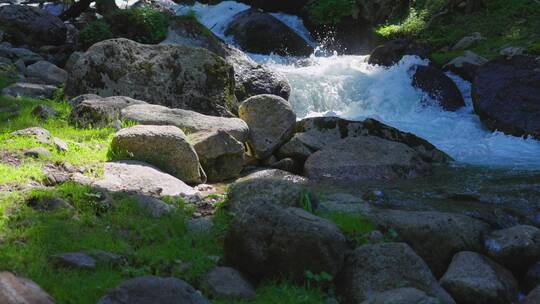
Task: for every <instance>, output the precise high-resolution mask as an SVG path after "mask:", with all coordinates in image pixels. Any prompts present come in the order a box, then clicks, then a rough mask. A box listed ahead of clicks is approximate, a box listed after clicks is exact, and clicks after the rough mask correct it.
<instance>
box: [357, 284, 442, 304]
mask: <svg viewBox="0 0 540 304" xmlns="http://www.w3.org/2000/svg"><path fill="white" fill-rule="evenodd" d="M439 303H440V301H439V300H437V299H435V298H433V297H430V296H428V295H427V294H426V293H425V292H423V291H421V290H418V289H416V288H411V287H404V288H397V289H392V290H389V291H384V292H381V293H377V294H375V295H373V296H372V297H370V298H369V299H368V300H365V301H363V302H362V303H360V304H439Z"/></svg>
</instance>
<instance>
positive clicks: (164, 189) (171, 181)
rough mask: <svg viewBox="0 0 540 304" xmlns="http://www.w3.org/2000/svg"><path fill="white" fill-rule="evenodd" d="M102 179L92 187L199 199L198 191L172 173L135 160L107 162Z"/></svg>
mask: <svg viewBox="0 0 540 304" xmlns="http://www.w3.org/2000/svg"><path fill="white" fill-rule="evenodd" d="M103 175H104V176H103V179H101V180H98V181H96V182H93V183H92V185H93V186H94V187H97V188H100V189H104V190H107V191H110V192H135V193H140V194H147V195H153V196H180V197H183V198H185V199H186V200H187V201H192V200H196V199H200V193H199V192H198V191H197V190H195V189H193V188H192V187H190V186H188V185H186V184H185V183H184V182H182V181H181V180H179V179H177V178H175V177H173V176H172V175H169V174H166V173H163V172H161V171H159V170H158V169H157V168H155V167H152V166H150V165H148V164H145V163H142V162H135V161H123V162H108V163H105V165H104V174H103Z"/></svg>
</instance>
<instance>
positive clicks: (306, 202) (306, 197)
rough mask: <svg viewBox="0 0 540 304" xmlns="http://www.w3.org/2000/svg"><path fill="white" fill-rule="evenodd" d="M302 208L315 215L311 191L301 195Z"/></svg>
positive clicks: (303, 192)
mask: <svg viewBox="0 0 540 304" xmlns="http://www.w3.org/2000/svg"><path fill="white" fill-rule="evenodd" d="M300 207H302V209H304V210H306V211H307V212H309V213H313V211H314V210H313V204H312V203H311V196H310V193H309V191H306V190H304V191H302V192H301V193H300Z"/></svg>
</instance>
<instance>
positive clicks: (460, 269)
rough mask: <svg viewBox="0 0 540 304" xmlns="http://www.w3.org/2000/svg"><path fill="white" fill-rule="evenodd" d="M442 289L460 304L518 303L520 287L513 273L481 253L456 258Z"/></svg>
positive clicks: (462, 254)
mask: <svg viewBox="0 0 540 304" xmlns="http://www.w3.org/2000/svg"><path fill="white" fill-rule="evenodd" d="M441 286H442V287H443V288H444V289H446V290H447V291H448V293H450V294H451V295H452V297H453V298H454V299H455V300H456V301H457V302H458V303H460V304H505V303H514V302H515V301H516V300H517V294H518V285H517V281H516V279H514V277H513V276H512V274H511V273H510V272H509V271H508V270H506V269H504V268H503V267H502V266H500V265H499V264H497V263H495V262H493V261H491V260H490V259H488V258H487V257H484V256H482V255H480V254H478V253H475V252H470V251H463V252H460V253H458V254H456V255H455V256H454V258H453V259H452V263H451V264H450V266H449V267H448V271H447V272H446V273H445V274H444V276H443V277H442V278H441Z"/></svg>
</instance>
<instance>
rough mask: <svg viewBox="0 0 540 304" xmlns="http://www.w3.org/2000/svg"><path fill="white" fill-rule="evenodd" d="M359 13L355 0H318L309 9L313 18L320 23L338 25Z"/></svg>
mask: <svg viewBox="0 0 540 304" xmlns="http://www.w3.org/2000/svg"><path fill="white" fill-rule="evenodd" d="M357 13H358V12H357V7H356V4H355V1H353V0H317V1H315V2H314V3H313V4H312V5H311V7H310V9H309V15H310V17H311V19H312V20H313V22H315V23H316V24H318V25H337V24H339V23H340V22H341V21H342V20H343V18H346V17H350V16H354V15H356V14H357Z"/></svg>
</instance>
